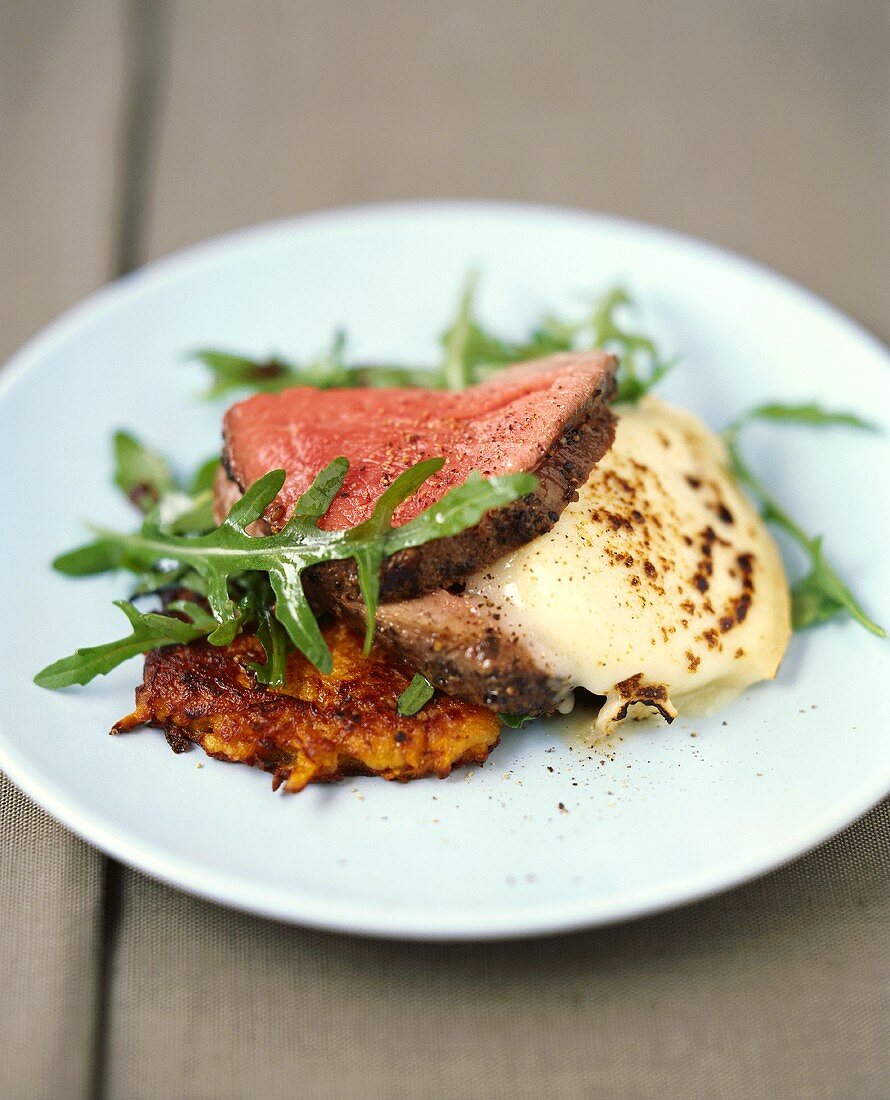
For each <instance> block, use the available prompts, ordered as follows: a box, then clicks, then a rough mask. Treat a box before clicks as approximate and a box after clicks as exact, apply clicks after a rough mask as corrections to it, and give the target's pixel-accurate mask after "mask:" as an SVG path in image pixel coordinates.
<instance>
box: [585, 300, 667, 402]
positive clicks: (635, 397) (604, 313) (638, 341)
mask: <svg viewBox="0 0 890 1100" xmlns="http://www.w3.org/2000/svg"><path fill="white" fill-rule="evenodd" d="M631 305H633V299H632V298H631V296H630V295H629V294H628V292H627V290H626V289H625V288H624V287H622V286H617V287H614V288H613V289H612V290H610V291H609V292H608V293H607V294H605V295H603V297H602V298H601V299H600V302H599V304H598V305H597V308H596V309H595V310H594V314H593V317H592V319H591V323H590V331H591V342H592V345H593V346H594V347H599V348H605V349H606V350H609V351H614V352H616V353H617V354H618V356H619V357H620V363H619V368H618V376H617V379H616V381H617V390H616V393H615V400H616V401H619V402H627V403H629V404H636V402H637V401H639V400H640V398H641V397H643V396H644V395H645V394H647V393H648V392H649V390H651V389H652V388H653V387H654V386H656V385H657V384H658V383H659V382H660V381H661V380H662V378H664V376H665V375H666V374H667V373H668V371H669V370H671V369H672V368H673V367H674V366H675V365H676V362H677V360H676V358H674V359H662V358H661V355H660V354H659V351H658V349H657V348H656V346H655V343H654V342H653V341H652V340H651V339H650V338H649V337H648V336H644V335H643V334H642V333H635V332H631V331H630V330H629V329H626V328H623V327H622V326H621V325H620V324H619V322H618V321H617V320H616V318H615V314H616V312H617V311H618V310H619V309H620V308H621V307H623V306H631Z"/></svg>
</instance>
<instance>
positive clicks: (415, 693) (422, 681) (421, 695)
mask: <svg viewBox="0 0 890 1100" xmlns="http://www.w3.org/2000/svg"><path fill="white" fill-rule="evenodd" d="M435 694H436V689H435V688H434V687H433V685H432V684H431V683H430V682H429V680H428V679H427V678H426V676H421V674H420V673H419V672H417V673H415V674H414V679H413V680H412V681H411V683H410V684H409V685H408V686H407V687H406V688H405V690H404V691H403V692H402V694H401V695H400V696H399V703H398V707H397V708H396V709H397V710H398V712H399V714H401V716H402V717H403V718H410V717H411V715H412V714H417V712H418V711H419V710H421V709H422V708H423V707H425V706H426V704H427V703H428V702H429V701H430V699H432V697H433V696H434V695H435Z"/></svg>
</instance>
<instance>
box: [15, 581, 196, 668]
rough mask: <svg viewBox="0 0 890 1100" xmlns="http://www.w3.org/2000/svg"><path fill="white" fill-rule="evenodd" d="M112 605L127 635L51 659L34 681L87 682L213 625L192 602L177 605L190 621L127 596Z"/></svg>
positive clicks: (182, 640) (177, 643)
mask: <svg viewBox="0 0 890 1100" xmlns="http://www.w3.org/2000/svg"><path fill="white" fill-rule="evenodd" d="M115 607H119V608H120V609H121V611H123V613H124V614H125V615H126V616H127V618H128V619H129V621H130V625H131V627H132V628H133V629H132V632H131V633H130V634H128V635H127V637H126V638H119V639H117V641H114V642H106V643H105V644H104V645H96V646H89V647H87V648H85V649H78V650H75V652H74V653H72V654H71V656H70V657H63V658H62V659H61V660H59V661H54V662H53V663H52V664H51V665H47V666H46V668H45V669H43V670H42V671H41V672H38V673H37V675H36V676H35V677H34V683H35V684H37V685H38V686H39V687H43V688H63V687H70V686H71V685H72V684H86V683H89V681H90V680H92V679H93V678H94V677H95V676H105V675H106V674H107V673H109V672H111V670H112V669H113V668H117V666H118V665H119V664H121V663H123V662H124V661H128V660H129V659H130V658H131V657H136V656H137V655H138V654H140V653H147V652H148V651H149V650H151V649H158V648H159V647H160V646H165V645H185V644H186V643H188V642H193V641H195V639H196V638H202V637H204V636H205V635H206V634H207V633H208V630H212V629H213V628H214V627H215V625H216V624H215V622H213V621H212V620H210V619H209V616H207V615H206V613H205V612H203V610H202V609H201V608H199V607H198V606H197V605H196V604H191V603H181V604H180V605H179V609H180V610H181V611H185V612H187V613H188V614H190V615H191V616H192V618H191V621H190V622H184V621H183V620H182V619H177V618H174V617H173V616H172V615H159V614H157V613H156V612H151V611H149V612H145V613H143V612H141V611H139V610H138V609H137V608H135V607H134V606H133V605H132V604H131V603H128V602H127V601H126V600H115Z"/></svg>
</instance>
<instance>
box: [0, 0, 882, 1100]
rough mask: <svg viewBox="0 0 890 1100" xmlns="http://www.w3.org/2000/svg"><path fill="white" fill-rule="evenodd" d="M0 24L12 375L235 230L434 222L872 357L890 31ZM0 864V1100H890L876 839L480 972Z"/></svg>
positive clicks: (539, 945)
mask: <svg viewBox="0 0 890 1100" xmlns="http://www.w3.org/2000/svg"><path fill="white" fill-rule="evenodd" d="M0 20H2V24H0V149H2V153H0V215H2V216H0V245H2V255H3V263H2V265H0V279H2V280H3V281H2V285H0V345H2V349H3V350H4V351H12V350H13V349H14V347H15V346H16V345H17V344H18V343H19V342H20V341H21V340H23V339H24V338H25V337H26V336H28V335H29V334H30V333H31V332H32V331H34V330H35V329H36V328H37V327H39V325H41V324H42V323H44V322H45V321H46V320H48V319H49V318H50V317H51V316H52V315H53V314H55V313H56V312H58V311H59V310H60V309H62V308H64V307H65V306H67V305H69V304H71V303H72V302H73V301H75V300H76V299H77V298H79V297H80V296H82V295H83V294H85V293H86V292H88V291H89V290H91V289H92V288H94V287H95V286H98V285H100V284H101V283H102V282H104V281H106V280H107V279H108V278H110V277H112V276H113V275H114V274H116V273H120V272H122V271H124V270H127V269H129V268H132V267H134V266H136V265H137V264H139V263H141V262H143V261H144V260H146V259H149V258H152V257H154V256H157V255H160V254H162V253H164V252H166V251H169V250H170V249H172V248H175V247H179V246H181V245H183V244H187V243H190V242H191V241H195V240H198V239H200V238H202V237H205V236H208V235H211V234H213V233H216V232H219V231H221V230H224V229H227V228H230V227H233V226H236V225H240V224H246V223H249V222H255V221H259V220H262V219H264V218H267V217H272V216H277V215H282V214H291V213H296V212H299V211H301V210H305V209H312V208H317V207H322V206H331V205H338V204H342V203H345V202H355V201H369V200H374V199H391V198H401V197H415V196H437V195H439V196H460V195H472V196H478V197H494V198H518V199H532V200H541V201H555V202H562V203H568V204H575V205H580V206H584V207H588V208H598V209H606V210H612V211H615V212H617V213H622V214H627V215H630V216H634V217H640V218H643V219H644V220H649V221H654V222H660V223H664V224H667V225H671V226H673V227H675V228H679V229H683V230H687V231H690V232H694V233H697V234H699V235H701V236H705V237H709V238H711V239H714V240H716V241H718V242H720V243H722V244H725V245H728V246H730V247H735V248H737V249H739V250H741V251H743V252H746V253H748V254H751V255H754V256H756V257H757V258H759V259H761V260H763V261H765V262H767V263H769V264H772V265H773V266H775V267H777V268H779V269H780V270H781V271H783V272H785V273H787V274H790V275H792V276H794V277H796V278H798V279H799V280H801V281H803V282H804V283H806V284H808V285H810V286H812V287H813V288H814V289H816V290H817V291H819V292H821V293H823V294H825V295H826V296H827V297H828V298H830V299H831V300H832V301H834V302H836V303H837V304H839V305H840V306H842V307H843V308H845V309H846V310H848V311H849V312H851V313H853V314H854V315H855V316H856V317H858V318H859V319H860V320H862V321H863V322H864V323H865V324H866V325H868V326H869V327H871V328H873V329H874V330H875V331H877V332H878V333H879V335H883V336H884V337H885V338H886V337H887V335H888V334H890V327H888V321H887V316H888V310H887V306H888V303H890V223H888V205H887V196H888V194H890V140H888V135H890V80H888V68H887V58H888V56H890V5H887V4H886V3H885V2H884V0H849V2H844V3H840V2H832V0H785V2H782V3H775V2H772V0H750V2H749V3H746V4H731V3H723V2H719V0H718V2H716V3H714V2H710V0H698V2H696V0H676V2H670V0H665V2H661V0H608V2H604V3H595V4H594V3H588V2H582V0H577V2H572V0H552V2H550V3H543V2H537V0H533V2H523V0H517V2H511V0H490V2H485V0H476V2H469V0H467V2H453V3H452V2H447V0H446V2H440V3H437V4H424V3H412V2H410V0H385V2H370V3H368V2H365V3H362V2H359V0H355V2H347V0H332V2H326V0H317V2H313V0H300V2H293V3H285V2H283V0H282V2H275V0H243V2H242V0H170V2H167V3H162V2H157V0H147V2H139V0H92V2H90V0H85V2H66V0H28V2H24V0H22V2H19V3H15V2H10V0H3V2H2V3H0ZM13 473H14V471H13V472H10V471H6V472H5V476H11V475H12V474H13ZM12 519H13V520H14V521H16V522H22V517H12ZM7 522H10V517H7ZM5 627H6V629H15V630H23V629H31V625H30V624H21V623H16V624H5ZM867 705H868V706H869V708H870V711H871V712H872V713H874V712H876V711H877V710H878V708H879V705H880V700H874V699H873V700H871V701H870V702H868V704H867ZM28 734H29V736H35V737H39V736H40V731H39V730H31V731H28ZM888 736H890V733H888ZM776 751H777V752H781V741H780V738H777V744H776ZM825 766H828V764H827V763H826V762H825V761H821V760H815V759H814V761H813V767H825ZM135 781H138V777H135ZM0 837H2V845H0V890H2V919H3V926H2V936H0V975H2V989H3V991H4V993H5V998H4V1005H3V1012H2V1022H0V1098H2V1100H5V1098H10V1100H26V1098H29V1097H34V1098H40V1100H43V1098H49V1100H56V1098H61V1100H69V1098H71V1100H78V1098H86V1097H109V1098H115V1100H117V1098H137V1097H138V1098H144V1100H157V1098H165V1097H184V1098H195V1100H198V1098H207V1100H226V1098H252V1097H262V1098H275V1097H310V1098H312V1097H328V1096H330V1097H369V1098H376V1097H381V1098H382V1097H404V1098H406V1100H408V1098H410V1100H417V1098H422V1097H504V1098H510V1100H512V1098H516V1097H530V1098H531V1097H533V1098H537V1097H579V1098H581V1097H584V1098H587V1097H603V1098H613V1097H663V1096H671V1097H674V1096H676V1097H702V1098H710V1097H740V1098H741V1097H795V1098H796V1097H820V1098H821V1097H825V1098H829V1097H843V1098H847V1097H851V1098H874V1100H880V1098H886V1097H888V1096H890V1054H888V1051H890V1026H888V1018H890V856H888V852H890V843H888V842H890V803H884V804H883V805H882V806H880V807H878V808H877V809H875V810H874V811H872V812H871V813H870V814H869V815H867V816H866V817H865V818H864V819H863V820H862V821H860V822H859V823H857V824H855V825H853V826H851V827H850V828H849V829H847V830H846V831H845V832H844V833H843V834H842V835H841V836H839V837H838V838H836V839H835V840H833V841H831V842H830V843H828V844H826V845H824V846H823V847H822V848H820V849H819V850H817V851H815V852H812V853H810V854H808V855H806V856H804V857H802V858H801V859H799V860H798V861H796V862H795V863H793V864H792V865H790V866H788V867H786V868H784V869H782V870H779V871H777V872H774V873H773V874H770V875H768V876H766V877H765V878H763V879H761V880H759V881H757V882H755V883H752V884H750V885H747V886H745V887H742V888H739V889H737V890H735V891H732V892H730V893H727V894H725V895H723V896H721V897H718V898H714V899H711V900H709V901H706V902H702V903H700V904H697V905H694V906H691V907H686V908H684V909H680V910H677V911H675V912H672V913H668V914H664V915H661V916H657V917H652V918H649V919H646V920H642V921H636V922H633V923H630V924H627V925H623V926H617V927H612V928H605V929H599V930H593V931H590V932H586V933H579V934H574V935H571V936H561V937H557V938H551V939H542V940H538V941H528V942H513V943H505V944H486V945H479V946H475V945H452V946H437V945H417V944H413V945H404V944H397V943H386V942H375V941H368V940H362V939H358V938H350V937H346V936H334V935H326V934H322V933H318V932H312V931H306V930H301V929H297V928H289V927H285V926H282V925H278V924H274V923H271V922H268V921H264V920H260V919H254V918H251V917H249V916H245V915H243V914H238V913H234V912H230V911H227V910H225V909H223V908H220V907H218V906H215V905H212V904H210V903H206V902H202V901H197V900H195V899H192V898H190V897H188V896H186V895H184V894H182V893H179V892H177V891H175V890H172V889H170V888H167V887H164V886H161V885H158V884H156V883H154V882H152V881H150V880H149V879H147V878H145V877H144V876H142V875H140V874H138V873H136V872H132V871H130V870H127V869H125V868H122V867H120V866H118V865H117V864H114V863H111V862H110V861H108V860H106V859H105V858H104V857H102V856H101V855H99V854H98V853H97V852H95V851H94V850H92V849H90V848H89V847H87V846H86V845H85V844H83V843H82V842H80V841H79V840H77V839H75V838H73V837H72V836H70V835H69V834H68V833H67V832H66V831H65V830H64V829H63V828H61V827H60V826H58V825H56V824H55V823H54V822H52V821H51V820H50V819H49V818H48V817H47V816H46V815H45V814H44V813H43V811H41V810H40V809H38V808H36V807H35V806H33V805H32V804H31V803H30V802H29V801H28V800H27V799H26V798H24V797H23V796H22V795H21V794H20V793H19V792H18V791H16V789H15V788H14V787H13V786H12V785H11V784H9V783H8V782H7V781H6V780H2V779H0Z"/></svg>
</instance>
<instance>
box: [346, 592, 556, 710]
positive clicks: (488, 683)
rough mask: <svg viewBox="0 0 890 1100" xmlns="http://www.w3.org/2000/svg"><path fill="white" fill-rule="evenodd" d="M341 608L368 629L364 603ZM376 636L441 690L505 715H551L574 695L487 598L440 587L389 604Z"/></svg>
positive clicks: (349, 601) (380, 609) (360, 627)
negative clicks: (416, 596) (506, 622)
mask: <svg viewBox="0 0 890 1100" xmlns="http://www.w3.org/2000/svg"><path fill="white" fill-rule="evenodd" d="M336 610H337V613H338V614H339V615H341V616H342V617H343V618H345V619H346V621H347V622H348V623H349V624H350V625H351V626H352V627H353V628H354V629H355V630H357V631H362V630H363V629H364V622H365V609H364V605H363V604H362V603H361V601H360V600H356V599H345V600H341V601H340V602H339V604H338V606H337V608H336ZM375 638H376V639H377V640H379V641H380V642H382V643H383V644H384V645H385V646H386V647H387V648H388V649H391V650H392V651H393V652H395V653H396V654H397V655H398V656H399V657H402V658H404V660H405V661H407V663H408V664H409V665H410V666H411V667H412V668H413V669H415V670H416V671H417V672H420V673H422V674H423V675H424V676H426V678H427V679H428V680H429V681H430V682H431V683H432V684H434V685H435V686H436V687H437V688H439V689H440V690H442V691H444V692H447V693H448V694H449V695H454V696H457V697H458V698H459V699H463V700H465V701H466V702H469V703H476V704H478V705H479V706H484V707H489V708H490V709H491V710H495V711H498V712H499V713H500V714H509V715H528V716H529V717H530V718H535V717H539V716H541V715H545V714H551V713H552V712H553V711H554V710H556V709H557V708H559V707H560V706H562V704H563V703H565V702H566V701H567V700H568V699H569V698H570V696H571V686H572V685H571V683H570V682H569V681H568V680H566V679H565V677H564V676H561V675H559V674H558V673H557V672H556V671H555V670H553V669H552V668H551V667H550V666H549V665H548V663H547V662H546V660H545V658H544V657H543V656H542V655H541V654H537V653H535V652H533V650H532V648H531V647H530V646H529V644H528V642H527V640H526V639H525V638H523V637H522V636H521V635H520V634H518V633H517V632H516V631H515V630H511V629H510V628H509V627H507V626H506V625H505V622H504V620H503V617H502V616H501V614H500V611H499V609H498V608H497V607H496V606H495V605H494V604H492V603H490V602H489V601H488V600H486V599H485V597H484V596H479V595H475V594H470V593H467V594H456V593H453V592H448V591H445V590H444V589H440V590H439V591H438V592H429V593H427V595H425V596H421V597H419V598H418V599H415V600H401V601H398V602H396V603H386V604H381V605H380V606H379V607H378V609H377V629H376V634H375Z"/></svg>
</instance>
